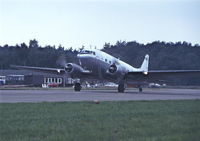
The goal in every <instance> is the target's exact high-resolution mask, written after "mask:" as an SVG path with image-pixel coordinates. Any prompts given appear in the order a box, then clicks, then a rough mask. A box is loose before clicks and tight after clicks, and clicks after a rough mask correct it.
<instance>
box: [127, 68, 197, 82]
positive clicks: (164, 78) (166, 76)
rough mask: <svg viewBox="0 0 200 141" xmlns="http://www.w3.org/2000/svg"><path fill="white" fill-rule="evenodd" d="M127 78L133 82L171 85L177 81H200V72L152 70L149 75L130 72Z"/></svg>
mask: <svg viewBox="0 0 200 141" xmlns="http://www.w3.org/2000/svg"><path fill="white" fill-rule="evenodd" d="M126 78H127V80H129V81H133V82H146V83H152V82H154V83H155V82H162V83H170V82H175V81H176V80H185V79H191V78H194V79H197V78H198V79H200V70H150V71H148V73H147V74H144V73H143V72H128V73H127V74H126Z"/></svg>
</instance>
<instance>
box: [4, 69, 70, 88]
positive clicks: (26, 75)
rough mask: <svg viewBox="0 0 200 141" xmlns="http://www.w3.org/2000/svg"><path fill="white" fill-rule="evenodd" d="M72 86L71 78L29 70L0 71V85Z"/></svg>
mask: <svg viewBox="0 0 200 141" xmlns="http://www.w3.org/2000/svg"><path fill="white" fill-rule="evenodd" d="M71 84H73V80H72V79H71V78H68V77H65V76H61V75H57V74H50V73H44V72H34V71H30V70H0V85H28V86H40V87H41V86H42V85H47V86H52V87H63V86H66V85H71Z"/></svg>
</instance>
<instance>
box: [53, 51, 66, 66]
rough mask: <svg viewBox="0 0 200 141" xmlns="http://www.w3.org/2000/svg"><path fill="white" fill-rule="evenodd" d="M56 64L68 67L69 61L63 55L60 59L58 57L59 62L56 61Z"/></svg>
mask: <svg viewBox="0 0 200 141" xmlns="http://www.w3.org/2000/svg"><path fill="white" fill-rule="evenodd" d="M56 64H57V65H59V66H61V67H65V66H66V65H67V61H66V57H65V55H64V54H63V55H61V56H60V57H58V60H57V61H56Z"/></svg>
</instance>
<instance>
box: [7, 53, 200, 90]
mask: <svg viewBox="0 0 200 141" xmlns="http://www.w3.org/2000/svg"><path fill="white" fill-rule="evenodd" d="M77 57H78V60H79V64H75V63H66V62H65V61H64V62H62V63H61V65H62V67H63V68H61V69H60V68H44V67H30V66H16V65H11V67H13V68H16V69H26V70H33V71H42V72H49V73H57V74H61V75H65V74H66V75H67V76H69V77H71V78H73V79H74V80H76V81H74V90H75V91H80V90H81V88H82V87H81V83H83V82H84V81H87V80H104V81H109V82H114V83H116V84H118V92H120V93H123V92H124V91H125V88H126V86H127V84H134V85H137V86H138V88H139V91H140V92H142V85H144V84H148V83H152V82H158V81H159V82H162V81H164V80H170V79H178V78H180V77H183V76H185V75H186V74H187V75H188V76H190V75H198V76H200V70H149V69H148V68H149V55H148V54H146V55H145V57H144V60H143V63H142V65H141V67H139V68H135V67H133V66H131V65H129V64H127V63H125V62H124V61H122V60H120V59H118V58H116V57H114V56H111V55H109V54H107V53H105V52H103V51H101V50H97V49H90V50H83V51H81V52H80V53H79V54H78V55H77ZM79 80H80V81H79Z"/></svg>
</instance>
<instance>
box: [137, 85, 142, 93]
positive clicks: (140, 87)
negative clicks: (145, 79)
mask: <svg viewBox="0 0 200 141" xmlns="http://www.w3.org/2000/svg"><path fill="white" fill-rule="evenodd" d="M138 89H139V92H140V93H141V92H142V86H140V85H139V86H138Z"/></svg>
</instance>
